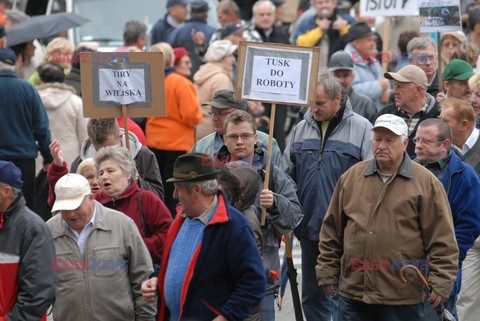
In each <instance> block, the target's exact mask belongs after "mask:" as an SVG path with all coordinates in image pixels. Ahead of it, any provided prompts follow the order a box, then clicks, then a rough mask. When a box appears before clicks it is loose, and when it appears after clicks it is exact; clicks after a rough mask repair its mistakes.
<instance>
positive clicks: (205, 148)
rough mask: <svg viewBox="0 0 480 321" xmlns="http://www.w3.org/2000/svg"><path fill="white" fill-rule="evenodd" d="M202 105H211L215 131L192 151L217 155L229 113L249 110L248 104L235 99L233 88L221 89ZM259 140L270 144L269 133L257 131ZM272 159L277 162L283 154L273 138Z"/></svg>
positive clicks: (265, 144)
mask: <svg viewBox="0 0 480 321" xmlns="http://www.w3.org/2000/svg"><path fill="white" fill-rule="evenodd" d="M202 106H211V108H212V109H211V111H210V112H209V113H208V115H209V116H210V118H211V119H212V124H213V129H214V130H215V132H214V133H211V134H209V135H208V136H205V137H203V138H202V139H200V140H199V141H198V142H196V143H195V145H194V146H193V147H192V150H191V151H190V152H197V153H202V154H208V155H212V156H213V155H217V153H218V151H219V150H220V148H221V147H222V146H223V138H222V135H223V124H224V123H225V119H226V118H227V116H228V115H230V114H231V113H232V112H234V111H235V110H245V111H246V110H247V109H248V105H247V103H246V102H245V101H243V100H235V98H233V90H219V91H217V92H216V93H215V95H214V96H213V100H212V101H210V102H206V103H203V104H202ZM257 134H258V140H259V141H261V142H262V144H263V145H264V146H268V135H267V134H265V133H264V132H261V131H257ZM272 146H273V150H272V160H273V161H274V163H275V164H277V163H278V162H279V161H280V157H281V156H282V155H281V153H280V149H279V148H278V144H277V141H276V140H275V139H273V145H272Z"/></svg>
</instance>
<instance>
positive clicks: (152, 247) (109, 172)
mask: <svg viewBox="0 0 480 321" xmlns="http://www.w3.org/2000/svg"><path fill="white" fill-rule="evenodd" d="M50 152H51V153H52V156H53V159H54V161H53V163H52V164H51V165H50V167H49V168H48V173H47V177H48V183H49V187H50V193H49V200H48V201H49V204H53V203H54V201H55V192H54V187H55V184H56V182H57V181H58V180H59V179H60V177H62V176H63V175H65V174H67V173H68V168H67V166H66V164H65V162H64V159H63V152H62V149H61V146H60V143H59V142H58V141H57V140H54V141H53V142H52V144H51V145H50ZM95 170H96V176H97V178H98V180H99V183H100V188H101V190H100V191H98V192H96V193H94V196H95V200H96V201H98V202H100V203H101V204H102V205H104V206H106V207H109V208H112V209H115V210H117V211H120V212H122V213H124V214H125V215H127V216H128V217H130V218H131V219H132V220H133V221H134V222H135V224H136V225H137V227H138V230H139V232H140V235H141V236H142V238H143V241H144V242H145V245H146V246H147V249H148V251H149V252H150V255H151V257H152V260H153V263H160V262H161V258H162V253H163V247H164V244H165V240H166V237H167V232H168V228H169V227H170V224H171V223H172V217H171V215H170V213H169V211H168V209H167V207H166V206H165V204H164V203H163V202H162V200H161V199H160V198H159V197H158V196H157V195H155V194H154V193H152V192H150V191H146V190H143V189H141V188H140V187H138V185H137V183H136V181H137V179H138V171H137V168H136V166H135V161H134V160H133V159H132V156H131V155H130V153H129V152H128V150H127V149H126V148H124V147H120V146H108V147H104V148H101V149H100V150H99V151H98V152H97V154H96V156H95ZM92 192H93V191H92Z"/></svg>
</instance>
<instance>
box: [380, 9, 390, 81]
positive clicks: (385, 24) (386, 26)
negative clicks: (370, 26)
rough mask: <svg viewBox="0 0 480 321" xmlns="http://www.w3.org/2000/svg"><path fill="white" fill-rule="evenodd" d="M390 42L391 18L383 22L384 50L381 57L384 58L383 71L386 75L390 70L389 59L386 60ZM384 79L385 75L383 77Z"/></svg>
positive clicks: (386, 18) (385, 18)
mask: <svg viewBox="0 0 480 321" xmlns="http://www.w3.org/2000/svg"><path fill="white" fill-rule="evenodd" d="M389 42H390V17H384V21H383V46H382V47H383V48H382V54H381V55H380V57H381V58H382V71H383V74H385V73H386V72H387V71H388V70H387V68H388V59H385V55H384V53H386V52H387V51H388V47H389V46H388V43H389ZM382 77H383V75H382Z"/></svg>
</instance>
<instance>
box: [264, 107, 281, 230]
mask: <svg viewBox="0 0 480 321" xmlns="http://www.w3.org/2000/svg"><path fill="white" fill-rule="evenodd" d="M276 109H277V104H276V103H272V108H271V111H270V124H269V125H270V127H269V129H268V152H267V159H266V162H267V167H266V169H265V180H264V181H263V188H264V189H268V181H269V179H270V164H271V159H272V143H273V130H274V128H275V111H276ZM266 219H267V209H266V208H265V207H262V219H261V225H262V226H265V225H266Z"/></svg>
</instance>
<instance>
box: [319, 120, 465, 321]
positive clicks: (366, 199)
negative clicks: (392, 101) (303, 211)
mask: <svg viewBox="0 0 480 321" xmlns="http://www.w3.org/2000/svg"><path fill="white" fill-rule="evenodd" d="M407 136H408V128H407V125H406V123H405V122H404V120H403V119H402V118H400V117H398V116H395V115H390V114H387V115H382V116H380V117H378V119H377V121H376V122H375V126H374V127H373V137H372V151H373V154H374V156H375V158H374V159H373V160H369V161H363V162H361V163H359V164H357V165H354V166H353V167H351V168H350V169H349V170H348V171H347V172H345V174H343V175H342V177H341V178H340V180H339V181H338V183H337V186H336V188H335V192H334V194H333V196H332V200H331V203H330V206H329V209H328V211H327V214H326V216H325V219H324V221H323V225H322V229H321V231H320V243H319V250H320V255H319V256H318V260H317V261H318V265H317V267H316V270H317V280H318V283H319V284H320V285H322V286H323V288H324V290H325V291H326V292H327V293H329V294H330V295H333V294H335V292H336V287H337V285H338V284H339V285H340V288H339V291H340V296H341V300H340V307H339V310H340V311H341V312H340V315H339V317H340V320H356V321H358V320H380V319H383V320H389V321H395V320H421V319H422V317H423V301H424V297H423V289H422V288H423V285H422V283H421V282H420V280H419V279H418V277H416V276H415V274H413V271H408V274H409V275H408V276H409V278H408V279H409V283H407V284H405V283H402V282H401V280H400V278H399V269H400V268H401V267H402V266H404V265H407V264H413V265H416V266H417V267H418V268H419V269H420V270H422V272H423V273H424V274H426V270H428V281H429V283H430V285H431V286H432V288H433V293H432V294H431V295H430V296H429V298H428V301H429V302H430V303H431V304H432V305H433V306H434V307H435V306H437V305H438V304H440V303H441V302H444V301H445V300H446V298H448V297H449V295H450V292H451V290H452V287H453V283H454V281H455V278H456V275H457V268H458V248H457V244H456V241H455V234H454V230H453V221H452V214H451V212H450V207H449V204H448V199H447V196H446V194H445V190H444V189H443V186H442V184H441V182H440V181H438V180H437V179H436V178H435V177H434V176H433V175H431V173H429V172H428V170H425V168H422V166H419V164H416V163H414V162H413V161H411V160H410V158H409V157H408V154H406V152H405V150H406V147H407V145H408V138H407ZM427 259H428V261H427ZM410 273H412V274H410Z"/></svg>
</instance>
